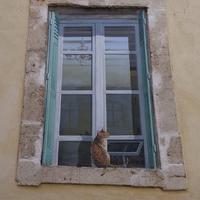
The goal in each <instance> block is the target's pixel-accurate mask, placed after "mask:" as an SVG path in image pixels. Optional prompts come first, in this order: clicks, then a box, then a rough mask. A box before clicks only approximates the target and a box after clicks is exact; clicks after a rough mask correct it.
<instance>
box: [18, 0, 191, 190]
mask: <svg viewBox="0 0 200 200" xmlns="http://www.w3.org/2000/svg"><path fill="white" fill-rule="evenodd" d="M50 6H51V7H52V6H66V7H67V8H68V9H70V7H71V8H77V9H78V8H79V7H84V8H102V9H103V8H109V9H114V8H127V9H132V8H133V9H134V8H146V9H147V12H148V31H149V47H150V60H151V77H152V86H153V99H154V112H155V130H156V137H157V152H158V157H159V167H158V169H155V170H152V169H137V168H126V169H124V168H114V169H113V168H107V169H101V168H89V167H88V168H87V167H81V168H77V167H67V166H43V165H41V155H42V143H43V127H44V119H43V114H44V113H43V110H44V89H45V67H46V66H45V65H46V49H47V29H48V22H47V17H48V9H49V7H50ZM103 173H105V174H104V175H103V176H102V174H103ZM16 180H17V182H18V184H19V185H40V184H41V183H68V184H100V185H103V184H104V185H129V186H134V187H160V188H163V189H164V190H184V189H186V188H187V186H186V174H185V169H184V163H183V154H182V145H181V137H180V133H179V131H178V124H177V118H176V107H175V100H174V93H173V85H172V75H171V68H170V55H169V46H168V39H167V27H166V19H165V5H164V0H160V1H158V0H101V1H99V0H31V1H30V16H29V36H28V43H27V57H26V74H25V90H24V107H23V116H22V126H21V134H20V145H19V159H18V169H17V177H16Z"/></svg>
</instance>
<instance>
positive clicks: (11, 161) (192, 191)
mask: <svg viewBox="0 0 200 200" xmlns="http://www.w3.org/2000/svg"><path fill="white" fill-rule="evenodd" d="M28 7H29V3H28V1H27V0H21V1H14V0H10V1H7V0H1V7H0V19H1V20H0V24H1V26H0V36H1V37H0V43H1V46H0V60H1V63H0V69H1V73H0V127H1V129H0V130H1V131H0V199H2V200H10V199H15V200H18V199H20V200H23V199H24V200H25V199H29V200H34V199H41V200H47V199H48V200H51V199H52V200H55V199H58V200H59V199H66V200H67V199H87V200H90V199H102V198H103V199H110V200H112V199H115V200H118V199H144V200H147V199H148V200H150V199H154V200H159V199H163V200H168V199H170V200H175V199H176V200H179V199H180V200H182V199H183V200H191V199H192V200H198V199H200V192H199V186H200V174H199V173H198V171H199V170H200V161H199V159H198V158H199V157H200V151H199V150H200V145H199V141H200V135H199V134H198V131H199V129H200V127H199V126H200V123H199V122H198V121H199V119H200V117H199V116H200V105H199V101H198V100H199V98H200V93H199V92H198V91H200V90H199V89H200V88H199V84H198V81H199V80H200V76H199V74H200V68H199V64H200V61H199V55H200V45H199V43H200V37H199V35H200V28H199V27H200V22H199V20H198V19H199V17H200V13H199V9H200V2H199V0H193V1H187V0H176V1H174V0H166V7H167V22H168V32H169V42H170V43H169V44H170V55H171V64H172V75H173V81H174V88H175V97H176V103H177V115H178V120H179V127H180V132H181V136H182V139H183V151H184V158H185V164H186V172H187V179H188V190H187V191H180V192H164V191H162V190H160V189H146V188H131V187H116V186H115V187H114V186H84V185H54V184H52V185H45V184H43V185H41V186H39V187H27V186H17V184H16V182H15V175H16V166H17V165H16V163H17V151H18V140H19V132H20V123H21V111H22V97H23V86H24V74H25V56H26V42H27V41H26V40H27V33H28V12H29V11H28ZM11 13H12V14H11Z"/></svg>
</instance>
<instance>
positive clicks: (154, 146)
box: [153, 144, 156, 153]
mask: <svg viewBox="0 0 200 200" xmlns="http://www.w3.org/2000/svg"><path fill="white" fill-rule="evenodd" d="M153 151H154V152H155V153H156V145H155V144H154V145H153Z"/></svg>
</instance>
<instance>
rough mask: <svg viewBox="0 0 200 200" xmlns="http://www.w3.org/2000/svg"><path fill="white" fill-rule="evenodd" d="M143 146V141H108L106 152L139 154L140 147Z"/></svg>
mask: <svg viewBox="0 0 200 200" xmlns="http://www.w3.org/2000/svg"><path fill="white" fill-rule="evenodd" d="M141 145H143V141H130V140H128V141H123V140H122V141H121V140H119V141H117V140H115V141H110V140H109V141H108V151H109V152H119V153H120V152H132V153H135V154H137V153H139V152H140V146H141Z"/></svg>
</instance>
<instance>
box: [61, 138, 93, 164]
mask: <svg viewBox="0 0 200 200" xmlns="http://www.w3.org/2000/svg"><path fill="white" fill-rule="evenodd" d="M90 147H91V142H88V141H80V142H65V141H62V142H60V143H59V152H58V165H67V166H77V167H83V166H85V167H90V166H91V156H90Z"/></svg>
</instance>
